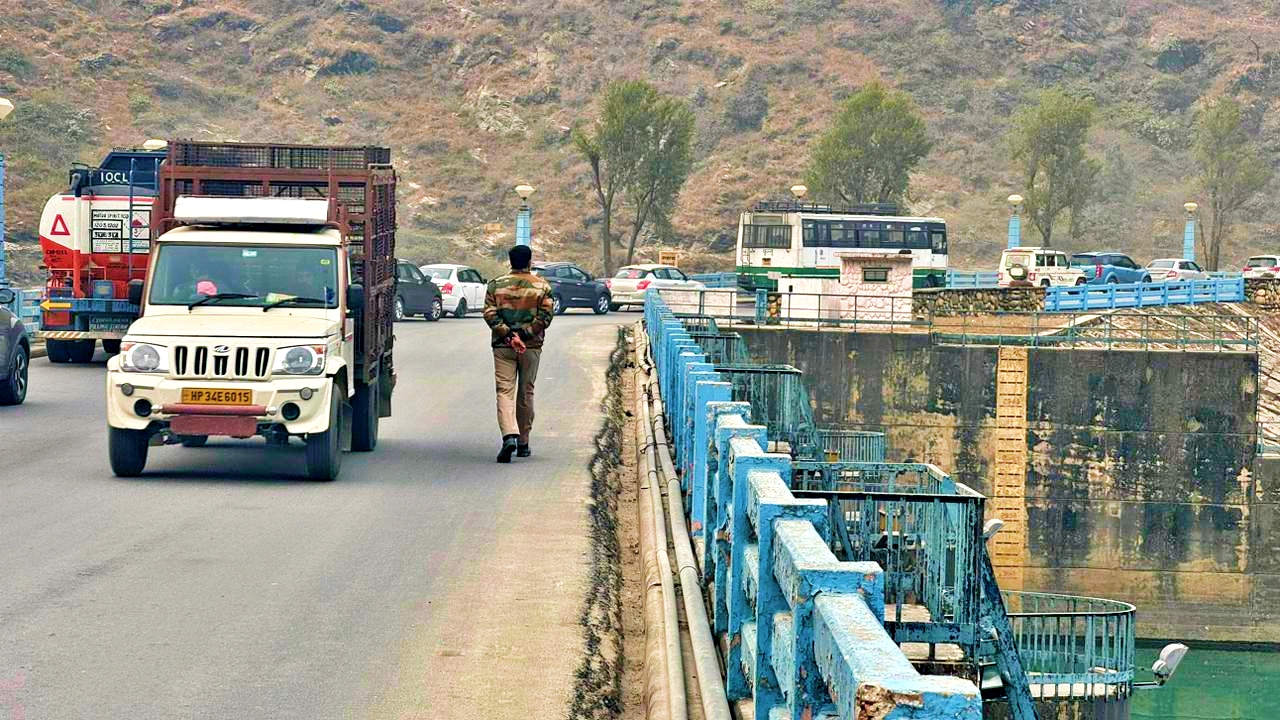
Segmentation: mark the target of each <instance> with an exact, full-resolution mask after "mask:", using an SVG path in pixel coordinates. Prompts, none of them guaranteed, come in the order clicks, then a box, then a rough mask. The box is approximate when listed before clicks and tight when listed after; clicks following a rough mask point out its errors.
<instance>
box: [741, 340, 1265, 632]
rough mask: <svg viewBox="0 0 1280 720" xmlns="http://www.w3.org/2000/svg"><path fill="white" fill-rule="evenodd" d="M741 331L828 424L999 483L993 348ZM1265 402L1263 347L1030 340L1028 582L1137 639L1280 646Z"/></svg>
mask: <svg viewBox="0 0 1280 720" xmlns="http://www.w3.org/2000/svg"><path fill="white" fill-rule="evenodd" d="M742 333H743V336H744V337H745V338H746V340H747V344H748V346H749V347H750V349H751V351H752V354H753V355H754V356H756V357H757V358H758V359H761V360H767V361H769V362H785V363H790V364H793V365H795V366H797V367H799V368H800V369H802V370H804V371H805V373H806V382H807V384H808V386H809V390H810V394H811V396H812V397H813V399H814V407H815V417H816V418H817V419H818V422H819V423H820V424H831V425H842V426H848V427H853V428H859V429H868V430H880V431H883V432H885V433H886V434H887V440H888V446H889V457H890V459H895V460H903V459H911V460H919V461H925V462H931V463H934V464H937V465H939V466H941V467H943V468H944V469H949V470H951V472H952V473H953V474H954V475H955V476H956V478H957V479H958V480H959V481H960V482H963V483H965V484H967V485H970V486H972V487H974V488H976V489H979V490H981V491H982V492H984V493H987V494H989V495H990V494H991V488H990V482H989V479H990V476H991V467H992V464H993V462H994V455H995V451H994V448H995V433H994V427H995V389H996V371H995V368H996V359H997V349H996V348H993V347H958V346H947V345H934V344H933V343H932V342H931V341H930V339H929V338H928V337H927V336H925V335H905V334H903V335H891V334H885V333H845V332H830V331H828V332H823V333H818V332H806V331H803V330H792V331H785V330H774V329H765V328H762V329H757V330H745V329H744V330H743V331H742ZM1256 402H1257V359H1256V356H1253V355H1244V354H1225V353H1157V352H1138V351H1100V350H1053V349H1032V350H1031V351H1030V357H1029V361H1028V387H1027V427H1028V430H1027V454H1028V469H1027V479H1026V486H1027V487H1026V495H1027V518H1028V533H1027V546H1028V547H1027V550H1028V553H1027V558H1028V559H1027V567H1026V568H1025V578H1026V582H1025V586H1024V589H1028V590H1045V591H1058V592H1066V593H1071V594H1081V595H1096V596H1100V597H1106V598H1112V599H1117V600H1126V601H1129V602H1132V603H1135V604H1136V605H1138V607H1139V614H1138V618H1139V633H1140V635H1141V636H1143V637H1157V638H1170V637H1172V638H1182V639H1214V640H1255V641H1272V642H1280V610H1277V609H1273V608H1277V607H1280V606H1278V605H1277V603H1276V602H1275V601H1276V600H1280V553H1275V550H1277V549H1280V513H1277V512H1276V509H1277V507H1280V460H1277V461H1276V462H1275V464H1274V465H1268V466H1266V467H1265V469H1264V468H1262V467H1261V466H1260V467H1259V470H1260V471H1261V472H1260V475H1259V476H1257V477H1256V476H1255V474H1254V472H1253V463H1254V454H1255V446H1256V445H1255V443H1256V436H1255V434H1254V419H1255V406H1256ZM1272 478H1274V481H1272ZM1273 554H1274V555H1275V558H1274V559H1273V557H1272V556H1273ZM1271 588H1275V590H1274V592H1273V591H1272V590H1271Z"/></svg>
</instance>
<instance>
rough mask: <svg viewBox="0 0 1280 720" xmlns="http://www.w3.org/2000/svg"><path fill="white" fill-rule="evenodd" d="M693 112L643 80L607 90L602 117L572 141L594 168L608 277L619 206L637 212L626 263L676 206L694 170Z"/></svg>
mask: <svg viewBox="0 0 1280 720" xmlns="http://www.w3.org/2000/svg"><path fill="white" fill-rule="evenodd" d="M692 137H693V114H692V112H691V111H690V110H689V109H688V107H687V106H685V105H684V104H683V103H681V102H679V101H677V100H673V99H670V98H666V97H663V96H662V95H661V94H660V93H659V92H658V91H657V89H656V88H654V87H653V86H652V85H650V84H648V83H646V82H643V81H640V80H622V81H618V82H614V83H611V84H610V85H609V87H608V88H606V89H605V93H604V100H603V108H602V112H601V117H600V119H599V120H598V121H596V123H595V124H594V125H593V127H592V128H590V129H585V130H584V129H583V128H576V129H575V130H574V132H573V143H574V146H575V147H576V148H577V149H578V152H579V153H581V155H582V156H583V158H585V159H586V160H587V162H588V163H590V165H591V180H592V187H593V189H594V190H595V193H596V202H597V203H598V204H599V206H600V211H601V214H602V219H601V223H600V248H601V255H602V260H603V263H604V269H605V272H606V273H612V272H613V270H614V261H613V250H614V243H615V240H614V234H613V215H614V210H615V209H616V207H617V204H618V203H619V202H620V201H622V202H626V203H627V204H628V205H629V206H630V207H631V208H632V209H633V210H634V215H633V222H632V229H631V238H630V242H629V243H628V249H627V261H628V262H630V261H631V259H632V257H633V254H634V252H635V244H636V239H637V238H638V237H639V235H640V233H641V232H642V231H643V229H644V227H645V226H646V225H648V224H650V223H653V222H655V220H657V221H658V222H661V220H662V219H663V218H665V217H666V215H667V214H669V213H670V211H671V209H672V208H673V207H674V205H675V198H676V196H677V195H678V194H679V192H680V188H681V187H682V186H683V185H684V181H685V179H686V178H687V177H688V175H689V169H690V167H691V166H692V154H691V147H692Z"/></svg>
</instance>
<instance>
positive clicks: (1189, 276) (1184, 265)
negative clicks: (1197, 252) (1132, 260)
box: [1147, 258, 1209, 282]
mask: <svg viewBox="0 0 1280 720" xmlns="http://www.w3.org/2000/svg"><path fill="white" fill-rule="evenodd" d="M1147 269H1148V270H1150V271H1151V279H1152V281H1154V282H1174V281H1177V280H1208V279H1209V273H1207V272H1205V271H1204V269H1203V268H1201V267H1200V266H1199V265H1197V264H1195V263H1194V262H1193V261H1191V260H1184V259H1183V258H1158V259H1156V260H1152V261H1151V262H1149V263H1147Z"/></svg>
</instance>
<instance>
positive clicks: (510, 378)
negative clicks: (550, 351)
mask: <svg viewBox="0 0 1280 720" xmlns="http://www.w3.org/2000/svg"><path fill="white" fill-rule="evenodd" d="M541 356H542V350H541V349H533V348H530V349H528V350H525V351H524V354H519V355H518V354H516V351H515V350H512V349H511V348H505V347H503V348H494V349H493V379H494V383H495V384H496V385H497V388H498V427H499V428H501V429H502V436H503V437H506V436H508V435H519V436H520V444H521V445H528V444H529V431H530V430H532V429H533V383H534V381H536V380H537V379H538V360H539V358H540V357H541Z"/></svg>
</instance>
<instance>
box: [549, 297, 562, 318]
mask: <svg viewBox="0 0 1280 720" xmlns="http://www.w3.org/2000/svg"><path fill="white" fill-rule="evenodd" d="M564 310H565V307H564V303H563V302H561V300H560V296H559V295H552V296H551V312H553V313H555V314H556V315H563V314H564Z"/></svg>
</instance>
